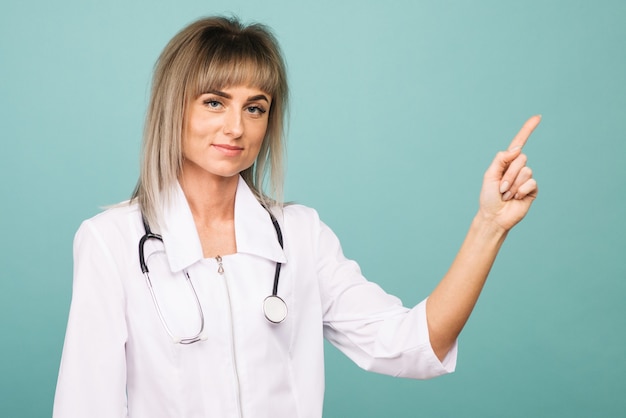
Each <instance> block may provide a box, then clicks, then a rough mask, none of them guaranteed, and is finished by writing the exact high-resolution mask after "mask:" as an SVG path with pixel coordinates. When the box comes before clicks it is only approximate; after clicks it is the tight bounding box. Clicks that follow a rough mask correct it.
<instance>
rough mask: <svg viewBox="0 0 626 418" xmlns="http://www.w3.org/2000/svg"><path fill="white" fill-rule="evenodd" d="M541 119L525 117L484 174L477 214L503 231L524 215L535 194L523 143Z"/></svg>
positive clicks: (534, 186)
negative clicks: (511, 138)
mask: <svg viewBox="0 0 626 418" xmlns="http://www.w3.org/2000/svg"><path fill="white" fill-rule="evenodd" d="M540 121H541V116H533V117H531V118H530V119H528V120H527V121H526V123H524V126H522V129H520V131H519V132H518V133H517V135H515V138H513V141H512V142H511V145H509V148H508V150H507V151H501V152H499V153H498V154H497V155H496V157H495V158H494V160H493V162H492V163H491V165H490V166H489V168H488V169H487V171H486V172H485V176H484V178H483V186H482V190H481V192H480V209H479V215H482V216H483V217H484V218H485V219H487V220H490V221H493V222H495V224H497V225H498V226H500V227H501V228H503V229H505V230H506V231H508V230H510V229H511V228H513V226H515V224H517V223H518V222H519V221H521V220H522V219H523V218H524V216H525V215H526V213H527V212H528V209H529V208H530V205H531V203H532V202H533V200H535V198H536V197H537V191H538V189H537V182H536V181H535V179H534V178H533V177H532V170H531V169H530V168H529V167H528V166H527V165H526V162H527V157H526V155H525V154H523V153H522V147H523V146H524V144H526V141H527V140H528V137H529V136H530V134H531V133H532V132H533V130H534V129H535V128H536V127H537V125H539V122H540Z"/></svg>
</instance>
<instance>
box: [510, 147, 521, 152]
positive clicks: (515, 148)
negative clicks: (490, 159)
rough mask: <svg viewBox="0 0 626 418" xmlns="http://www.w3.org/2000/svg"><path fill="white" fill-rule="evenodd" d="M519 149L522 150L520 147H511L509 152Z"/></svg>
mask: <svg viewBox="0 0 626 418" xmlns="http://www.w3.org/2000/svg"><path fill="white" fill-rule="evenodd" d="M521 148H522V147H520V146H517V147H513V148H511V149H510V150H509V152H515V151H517V150H519V149H521Z"/></svg>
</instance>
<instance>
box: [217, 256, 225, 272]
mask: <svg viewBox="0 0 626 418" xmlns="http://www.w3.org/2000/svg"><path fill="white" fill-rule="evenodd" d="M215 260H216V261H217V272H218V273H219V274H224V265H223V264H222V257H221V256H219V255H218V256H217V257H215Z"/></svg>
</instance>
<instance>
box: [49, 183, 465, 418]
mask: <svg viewBox="0 0 626 418" xmlns="http://www.w3.org/2000/svg"><path fill="white" fill-rule="evenodd" d="M275 215H276V216H277V218H278V220H279V223H280V225H281V229H282V233H283V236H284V246H285V248H284V250H282V249H281V247H280V245H279V243H278V241H277V238H276V232H275V230H274V228H273V226H272V223H271V220H270V218H269V216H268V214H267V212H266V211H265V209H263V207H262V206H261V205H260V204H259V203H258V202H257V200H256V199H255V197H254V195H253V194H252V192H251V191H250V189H249V188H248V186H247V185H246V183H245V182H244V181H243V180H242V179H241V178H240V180H239V186H238V189H237V195H236V201H235V234H236V242H237V254H233V255H227V256H224V257H223V267H224V274H223V275H220V274H218V271H217V270H218V265H217V261H216V260H215V259H204V258H203V256H202V248H201V245H200V240H199V238H198V235H197V232H196V229H195V225H194V221H193V217H192V214H191V211H190V209H189V206H188V205H187V201H186V199H185V196H184V194H183V192H182V190H181V189H180V187H178V186H177V187H176V190H175V191H174V196H173V202H172V205H171V206H170V207H169V208H168V209H167V210H166V212H165V216H164V226H163V230H162V231H160V232H161V233H162V235H163V240H164V244H160V243H158V242H156V241H154V240H152V241H149V243H148V244H146V256H145V257H146V260H147V263H148V267H149V269H150V276H151V278H152V280H153V281H154V283H155V293H156V295H157V298H159V303H160V304H161V308H162V310H163V313H164V316H165V317H166V320H167V324H168V325H169V326H170V328H171V329H172V332H173V333H174V334H176V335H177V336H190V335H193V334H194V333H195V332H196V331H197V330H198V328H199V322H200V316H199V314H198V312H197V309H196V302H195V298H194V297H193V295H192V294H191V293H190V290H189V289H190V288H189V287H188V286H187V285H186V284H185V281H184V276H183V270H184V269H185V270H186V271H188V273H189V275H190V276H191V279H192V281H193V283H194V286H195V289H196V291H197V294H198V297H199V299H200V301H201V304H202V309H203V310H204V316H205V320H206V324H205V331H206V336H207V340H205V341H201V342H197V343H195V344H192V345H180V344H174V343H172V341H171V339H170V338H169V337H168V335H167V333H166V332H165V330H164V328H163V325H162V323H161V321H160V320H159V317H158V315H157V312H156V309H155V306H154V304H153V301H152V299H151V295H150V292H149V290H148V286H147V285H146V281H145V279H144V276H143V275H142V273H141V269H140V266H139V259H138V243H139V240H140V238H141V236H142V235H143V234H144V229H143V225H142V223H141V216H140V212H139V209H138V207H137V205H126V206H121V207H116V208H114V209H109V210H107V211H105V212H104V213H101V214H99V215H97V216H95V217H94V218H92V219H89V220H87V221H85V222H84V223H83V224H82V225H81V227H80V229H79V230H78V232H77V234H76V238H75V241H74V288H73V296H72V304H71V309H70V315H69V321H68V326H67V333H66V337H65V346H64V348H63V358H62V361H61V367H60V372H59V378H58V384H57V390H56V396H55V403H54V418H87V417H89V418H98V417H106V418H116V417H127V416H128V417H131V418H161V417H176V418H183V417H184V418H194V417H203V418H204V417H220V418H223V417H254V418H263V417H268V418H269V417H271V418H281V417H284V418H304V417H311V418H314V417H315V418H318V417H321V416H322V404H323V395H324V358H323V337H326V338H327V339H328V340H329V341H331V342H332V343H333V344H334V345H335V346H337V347H338V348H339V349H340V350H341V351H342V352H344V353H345V354H346V355H347V356H348V357H350V358H351V359H352V360H353V361H355V362H356V363H357V364H358V365H359V366H361V367H363V368H364V369H367V370H372V371H376V372H379V373H385V374H389V375H394V376H403V377H410V378H417V379H425V378H431V377H435V376H438V375H441V374H445V373H449V372H451V371H453V370H454V368H455V365H456V345H455V346H454V348H453V349H452V350H451V351H450V353H449V354H448V356H447V357H446V359H445V360H444V362H443V363H441V362H440V361H439V360H438V359H437V357H436V356H435V354H434V353H433V350H432V348H431V346H430V343H429V339H428V329H427V325H426V313H425V301H424V302H422V303H420V304H418V305H417V306H416V307H415V308H413V309H407V308H404V307H402V305H401V302H400V301H399V300H398V299H397V298H396V297H394V296H390V295H388V294H386V293H385V292H384V291H383V290H382V289H381V288H380V287H379V286H377V285H376V284H374V283H372V282H368V281H366V280H365V279H364V278H363V277H362V275H361V272H360V270H359V267H358V266H357V264H356V263H355V262H353V261H350V260H347V259H346V258H345V257H344V255H343V253H342V251H341V247H340V245H339V241H338V240H337V238H336V236H335V235H334V234H333V232H332V231H331V230H330V229H329V228H328V227H327V226H326V225H325V224H323V223H322V222H321V221H320V220H319V218H318V215H317V213H316V212H315V211H314V210H312V209H310V208H307V207H304V206H300V205H289V206H287V207H285V208H284V210H283V211H282V212H279V211H276V213H275ZM156 232H158V231H156ZM276 262H281V263H283V265H282V270H281V275H280V284H279V288H278V294H279V296H280V297H282V298H283V299H284V300H285V302H286V303H287V305H288V312H289V313H288V316H287V318H286V319H285V321H284V322H282V323H280V324H272V323H269V322H268V321H267V320H266V319H265V317H264V315H263V312H262V302H263V300H264V299H265V297H266V296H268V295H269V294H271V291H272V284H273V279H274V270H275V265H276Z"/></svg>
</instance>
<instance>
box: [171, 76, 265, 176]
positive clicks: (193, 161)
mask: <svg viewBox="0 0 626 418" xmlns="http://www.w3.org/2000/svg"><path fill="white" fill-rule="evenodd" d="M271 101H272V97H271V96H270V95H269V94H267V93H265V92H264V91H261V90H259V89H257V88H254V87H246V86H236V87H228V88H223V89H220V90H214V91H208V92H206V93H204V94H201V95H200V96H199V97H197V98H196V99H195V100H194V101H193V102H192V103H190V105H189V108H188V109H187V114H186V117H185V131H184V133H183V144H182V148H183V175H184V176H190V175H191V176H200V177H206V178H207V179H209V178H214V179H224V178H233V177H236V176H237V175H238V174H239V173H240V172H242V171H243V170H245V169H246V168H249V167H250V166H252V164H253V163H254V161H255V159H256V157H257V155H258V154H259V149H260V148H261V144H262V143H263V138H264V137H265V132H266V131H267V124H268V120H269V110H270V105H271Z"/></svg>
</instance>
